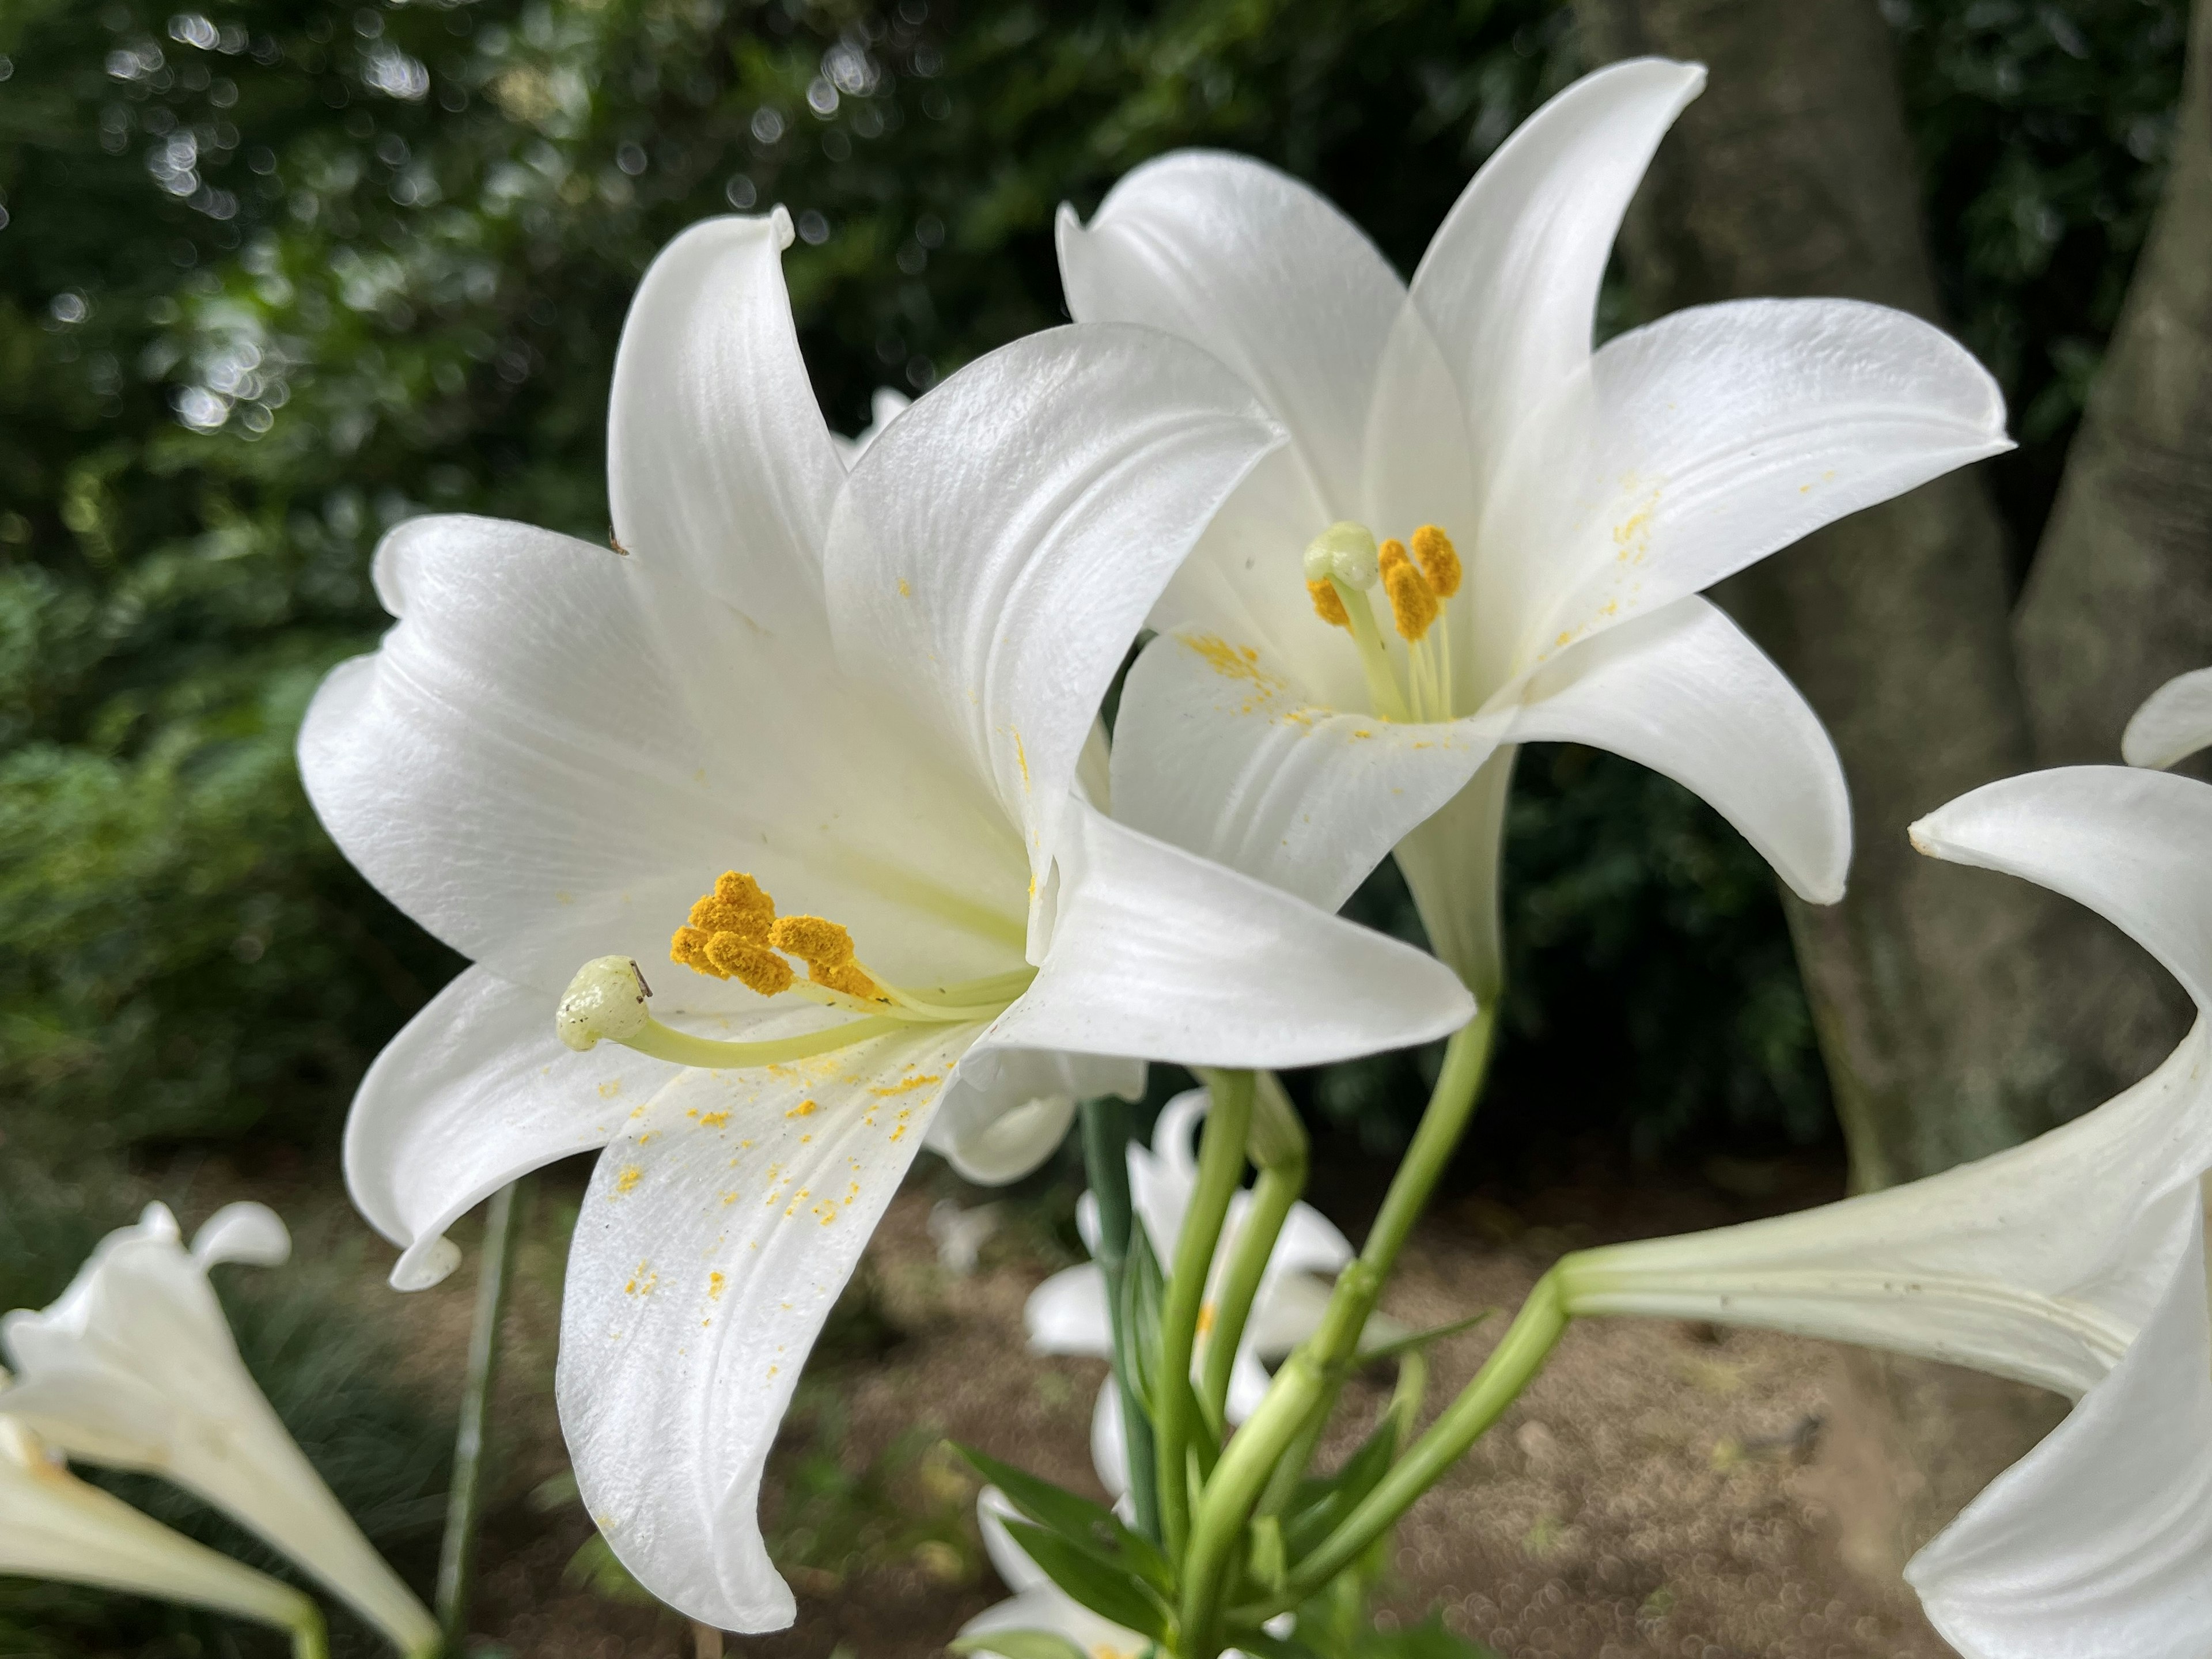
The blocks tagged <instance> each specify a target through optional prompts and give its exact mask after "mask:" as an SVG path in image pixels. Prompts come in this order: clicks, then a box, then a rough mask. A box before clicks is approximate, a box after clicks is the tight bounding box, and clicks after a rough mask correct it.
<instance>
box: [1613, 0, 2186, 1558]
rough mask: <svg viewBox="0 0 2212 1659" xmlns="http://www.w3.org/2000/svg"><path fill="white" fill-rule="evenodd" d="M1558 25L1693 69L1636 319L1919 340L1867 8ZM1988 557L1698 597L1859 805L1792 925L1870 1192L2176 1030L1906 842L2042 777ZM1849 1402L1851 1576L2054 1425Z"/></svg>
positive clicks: (1646, 231)
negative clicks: (1885, 315)
mask: <svg viewBox="0 0 2212 1659" xmlns="http://www.w3.org/2000/svg"><path fill="white" fill-rule="evenodd" d="M1577 15H1578V18H1579V21H1580V22H1581V24H1582V27H1583V33H1584V39H1585V43H1586V45H1587V46H1589V47H1590V48H1591V49H1592V50H1590V52H1589V54H1588V55H1589V58H1590V61H1592V62H1594V63H1596V62H1607V61H1611V60H1612V59H1614V58H1622V57H1628V56H1632V55H1636V54H1639V53H1645V52H1654V53H1658V54H1661V55H1663V56H1666V57H1670V58H1685V59H1693V60H1697V61H1701V62H1703V63H1705V64H1706V65H1707V66H1708V67H1709V68H1710V70H1711V82H1710V83H1709V85H1708V87H1707V89H1706V91H1705V95H1704V96H1703V97H1701V98H1699V100H1697V101H1696V102H1695V103H1693V104H1692V105H1691V106H1690V107H1689V109H1688V111H1687V112H1686V113H1685V114H1684V115H1683V117H1682V118H1681V120H1680V123H1679V124H1678V125H1677V126H1676V129H1675V131H1674V135H1673V136H1672V137H1669V139H1668V142H1667V143H1666V144H1665V145H1664V146H1662V149H1661V151H1660V155H1659V158H1658V161H1657V163H1656V165H1655V167H1654V168H1653V170H1652V173H1651V176H1650V179H1647V180H1646V182H1645V185H1644V190H1643V192H1642V193H1641V195H1640V196H1639V197H1638V202H1637V204H1636V207H1635V208H1634V209H1633V210H1632V213H1631V215H1630V219H1629V222H1628V226H1627V228H1626V234H1625V239H1624V253H1625V255H1626V263H1627V266H1628V270H1629V273H1630V276H1631V278H1632V286H1633V288H1634V289H1635V291H1636V295H1637V298H1638V303H1639V306H1640V308H1641V309H1642V310H1643V311H1644V313H1645V314H1647V315H1652V316H1656V315H1659V314H1661V313H1665V312H1668V311H1671V310H1674V309H1675V308H1677V307H1681V306H1685V305H1694V304H1700V303H1705V302H1708V301H1717V300H1725V299H1734V298H1739V297H1744V296H1749V295H1799V296H1802V295H1838V296H1843V297H1849V298H1856V299H1863V300H1870V301H1877V302H1880V303H1881V304H1885V305H1890V306H1895V307H1900V308H1902V309H1905V310H1907V311H1911V312H1913V313H1917V314H1918V315H1920V316H1923V317H1927V318H1930V319H1936V312H1937V306H1936V284H1935V281H1934V277H1933V275H1932V271H1931V267H1930V263H1929V255H1928V252H1927V247H1926V244H1925V241H1924V239H1923V232H1922V228H1921V218H1920V204H1919V192H1918V189H1917V180H1916V178H1915V173H1914V169H1913V166H1912V158H1911V150H1910V146H1909V143H1908V141H1907V137H1906V133H1905V120H1904V112H1903V107H1902V100H1901V96H1900V94H1899V86H1898V80H1897V74H1896V67H1895V64H1894V61H1893V48H1892V45H1891V42H1890V40H1889V37H1888V34H1887V30H1886V29H1885V27H1884V26H1883V24H1882V22H1881V19H1880V17H1879V16H1878V15H1876V12H1875V7H1874V3H1873V0H1577ZM1717 597H1718V598H1719V599H1720V600H1721V601H1722V603H1723V604H1724V605H1727V606H1728V608H1729V611H1731V612H1732V613H1733V614H1734V615H1735V617H1736V618H1737V620H1738V621H1740V622H1741V623H1743V625H1744V626H1745V627H1746V628H1747V629H1748V630H1749V631H1750V632H1751V634H1752V635H1753V637H1755V638H1756V639H1757V640H1758V641H1759V643H1760V644H1761V645H1762V646H1764V647H1765V649H1766V650H1767V651H1768V652H1769V653H1771V654H1772V655H1773V657H1774V658H1775V659H1776V660H1777V661H1778V662H1779V663H1780V664H1781V665H1782V666H1783V668H1784V670H1785V671H1788V672H1789V674H1790V677H1791V678H1793V679H1795V680H1796V683H1797V684H1798V685H1799V686H1800V687H1801V688H1802V690H1804V692H1805V694H1806V696H1808V698H1809V699H1810V701H1811V702H1812V704H1813V706H1814V708H1815V709H1817V710H1818V711H1819V712H1820V716H1821V718H1822V719H1823V720H1825V721H1826V723H1827V726H1828V729H1829V731H1830V732H1831V733H1832V734H1833V736H1834V738H1835V740H1836V746H1837V749H1838V751H1839V752H1840V753H1841V755H1842V757H1843V761H1844V770H1845V772H1846V774H1847V775H1848V777H1849V779H1850V791H1851V806H1852V814H1853V819H1854V823H1855V826H1856V834H1857V854H1856V857H1855V858H1854V860H1853V866H1852V871H1851V884H1850V893H1849V895H1848V896H1846V897H1845V898H1844V902H1842V903H1841V904H1838V905H1835V906H1832V907H1827V908H1822V907H1817V906H1809V905H1805V904H1801V903H1799V902H1796V901H1795V900H1794V899H1786V900H1785V902H1787V904H1788V908H1789V914H1790V927H1791V931H1792V933H1793V935H1794V937H1795V939H1796V947H1797V957H1798V962H1799V964H1800V966H1801V967H1802V970H1803V972H1804V975H1805V981H1806V990H1807V994H1808V997H1809V999H1810V1000H1811V1003H1812V1007H1813V1012H1814V1020H1815V1022H1816V1024H1817V1027H1818V1030H1819V1033H1820V1043H1821V1049H1822V1054H1823V1056H1824V1058H1825V1060H1826V1065H1827V1069H1828V1074H1829V1078H1830V1080H1831V1082H1832V1086H1833V1091H1834V1095H1835V1099H1836V1106H1837V1111H1838V1116H1839V1117H1840V1118H1841V1120H1842V1122H1843V1127H1844V1135H1845V1138H1846V1139H1847V1141H1848V1142H1849V1145H1850V1158H1851V1174H1852V1181H1853V1184H1854V1185H1855V1186H1856V1187H1858V1188H1875V1187H1881V1186H1887V1185H1888V1184H1890V1183H1892V1182H1898V1181H1903V1180H1908V1179H1911V1178H1912V1177H1914V1176H1922V1175H1927V1174H1930V1173H1932V1172H1934V1171H1936V1170H1941V1169H1944V1168H1947V1167H1948V1166H1949V1165H1951V1164H1955V1163H1958V1162H1960V1161H1961V1160H1963V1159H1966V1158H1976V1157H1979V1156H1981V1155H1983V1154H1984V1153H1988V1152H1995V1151H1996V1150H1998V1149H2000V1148H2002V1147H2004V1146H2011V1145H2014V1144H2015V1143H2016V1142H2018V1141H2021V1140H2023V1139H2027V1138H2028V1137H2030V1136H2032V1135H2034V1134H2036V1133H2040V1132H2041V1131H2042V1130H2044V1129H2045V1128H2048V1127H2051V1126H2052V1125H2054V1124H2056V1123H2058V1122H2061V1121H2064V1120H2065V1119H2066V1118H2068V1117H2070V1116H2072V1115H2075V1114H2076V1113H2078V1112H2080V1111H2081V1110H2082V1109H2085V1108H2087V1107H2088V1106H2091V1105H2093V1104H2095V1103H2098V1102H2099V1101H2100V1100H2102V1099H2104V1098H2106V1097H2107V1096H2109V1095H2110V1094H2112V1093H2114V1092H2116V1091H2118V1088H2119V1087H2121V1086H2123V1085H2125V1084H2127V1083H2130V1082H2132V1081H2133V1080H2134V1079H2136V1077H2138V1076H2140V1075H2142V1073H2144V1072H2145V1071H2148V1069H2149V1067H2150V1066H2151V1065H2152V1064H2154V1063H2155V1061H2156V1060H2157V1059H2158V1058H2159V1057H2160V1055H2161V1054H2164V1052H2165V1050H2166V1046H2167V1045H2168V1044H2170V1042H2171V1041H2172V1037H2173V1036H2176V1035H2178V1033H2179V1025H2178V1024H2175V1023H2174V1022H2173V1021H2172V1020H2171V1018H2169V1016H2168V1014H2167V1012H2166V1008H2165V1007H2164V1006H2163V1004H2162V1001H2161V994H2160V991H2159V990H2158V989H2157V988H2156V987H2157V985H2158V982H2159V981H2160V980H2162V978H2163V975H2159V974H2158V972H2157V970H2156V969H2154V968H2153V967H2152V966H2151V965H2150V963H2148V959H2147V958H2144V957H2142V955H2141V954H2140V953H2139V952H2137V951H2136V950H2135V948H2134V947H2133V946H2132V945H2130V944H2129V943H2128V942H2127V941H2126V940H2124V939H2122V938H2121V937H2120V935H2119V934H2118V933H2117V932H2115V931H2114V930H2112V928H2110V927H2107V926H2106V925H2105V924H2104V923H2103V922H2101V921H2097V920H2096V919H2095V918H2093V917H2091V916H2089V915H2087V912H2085V911H2082V910H2081V909H2079V908H2077V907H2075V906H2072V905H2070V904H2069V903H2067V902H2065V901H2063V900H2061V899H2058V898H2057V897H2056V896H2052V895H2050V894H2047V893H2045V892H2043V891H2041V890H2039V889H2036V888H2033V887H2031V886H2029V885H2028V884H2026V883H2023V882H2020V881H2015V880H2010V879H2008V878H2004V877H2002V876H1997V875H1993V874H1990V873H1988V872H1980V871H1971V870H1966V869H1962V868H1960V867H1958V866H1952V865H1946V864H1940V863H1937V862H1936V861H1935V860H1929V859H1926V858H1923V857H1921V856H1920V855H1919V854H1916V853H1915V852H1913V851H1912V849H1911V845H1910V844H1909V842H1907V840H1906V837H1905V826H1906V825H1907V824H1909V823H1911V822H1912V821H1913V820H1914V819H1915V818H1917V817H1920V816H1921V815H1923V813H1926V812H1928V811H1931V810H1932V809H1934V808H1935V807H1937V806H1940V805H1942V804H1943V803H1944V802H1945V801H1947V800H1949V799H1952V798H1953V797H1954V796H1956V795H1958V794H1960V793H1964V792H1965V791H1966V790H1968V789H1971V788H1973V787H1976V786H1977V785H1979V784H1982V783H1985V782H1987V781H1990V780H1991V779H1993V778H1997V777H2002V776H2004V775H2008V774H2011V773H2015V772H2021V771H2026V770H2027V769H2030V768H2031V767H2033V765H2034V763H2035V760H2036V756H2035V750H2034V745H2033V738H2032V732H2031V727H2030V724H2029V719H2028V713H2027V706H2026V703H2025V701H2024V699H2023V698H2022V696H2021V690H2020V685H2019V680H2018V678H2017V676H2016V673H2015V663H2014V658H2013V650H2012V642H2011V635H2010V631H2009V616H2008V612H2009V610H2010V603H2011V596H2010V594H2009V593H2008V590H2007V582H2006V577H2005V571H2004V561H2003V531H2002V526H2001V524H2000V522H1999V520H1998V519H1997V517H1996V512H1995V509H1994V508H1993V507H1991V505H1990V501H1989V500H1988V498H1987V495H1986V494H1985V493H1984V489H1983V487H1982V484H1981V483H1980V481H1979V480H1978V478H1976V477H1973V476H1972V475H1971V474H1967V475H1954V476H1952V477H1947V478H1943V479H1940V480H1938V481H1937V482H1936V483H1932V484H1929V485H1928V486H1926V487H1925V488H1923V489H1920V490H1917V491H1915V492H1914V493H1913V494H1912V495H1910V496H1908V497H1905V498H1904V499H1902V500H1899V501H1891V502H1888V503H1887V504H1885V505H1883V506H1881V507H1875V508H1871V509H1869V511H1867V512H1864V513H1858V514H1857V515H1855V516H1854V517H1852V518H1850V519H1849V520H1844V522H1843V523H1841V524H1838V525H1835V526H1832V527H1830V528H1829V529H1827V530H1826V531H1823V532H1820V534H1818V535H1815V536H1814V537H1811V538H1808V539H1807V540H1806V541H1805V542H1804V543H1803V544H1800V545H1799V546H1797V547H1795V548H1792V549H1790V550H1786V551H1784V552H1783V553H1781V554H1778V555H1777V556H1775V557H1773V558H1771V559H1769V560H1767V561H1766V562H1764V563H1763V564H1761V565H1759V566H1758V567H1757V568H1754V569H1753V570H1751V571H1749V572H1747V573H1746V574H1743V575H1742V576H1740V577H1737V578H1735V580H1732V581H1730V582H1729V583H1728V584H1726V585H1725V586H1723V589H1722V590H1721V592H1719V594H1718V595H1717ZM2112 758H2115V759H2117V758H2118V757H2117V754H2114V755H2113V756H2112ZM1841 1389H1842V1393H1843V1395H1844V1400H1843V1401H1842V1404H1841V1405H1840V1407H1839V1409H1838V1413H1837V1419H1838V1420H1837V1422H1836V1423H1835V1424H1834V1425H1832V1427H1833V1432H1832V1434H1831V1436H1830V1442H1831V1453H1830V1457H1831V1460H1832V1462H1834V1463H1837V1464H1841V1465H1844V1466H1846V1467H1849V1468H1851V1469H1853V1470H1855V1471H1856V1473H1854V1474H1852V1475H1851V1476H1850V1479H1849V1480H1847V1481H1846V1482H1844V1483H1842V1486H1840V1487H1838V1488H1837V1489H1836V1490H1834V1492H1833V1496H1834V1498H1835V1499H1836V1502H1837V1504H1838V1511H1839V1520H1840V1522H1841V1524H1842V1526H1843V1528H1844V1533H1845V1534H1846V1536H1847V1538H1848V1539H1850V1540H1852V1541H1856V1544H1857V1548H1856V1549H1855V1551H1854V1552H1853V1553H1854V1554H1855V1557H1856V1559H1857V1561H1858V1562H1859V1564H1860V1565H1879V1566H1880V1567H1881V1569H1882V1570H1883V1571H1885V1572H1893V1571H1894V1570H1895V1569H1896V1568H1898V1567H1899V1566H1901V1565H1903V1562H1904V1559H1905V1557H1906V1556H1907V1555H1908V1554H1909V1553H1911V1550H1912V1549H1913V1548H1916V1547H1917V1546H1918V1545H1919V1544H1920V1543H1921V1542H1923V1541H1925V1539H1926V1538H1927V1537H1929V1535H1931V1534H1933V1532H1934V1531H1935V1530H1936V1528H1938V1527H1940V1526H1941V1525H1942V1522H1945V1521H1946V1520H1948V1518H1949V1517H1950V1516H1951V1515H1953V1514H1954V1513H1955V1512H1956V1511H1957V1510H1958V1508H1959V1507H1960V1505H1961V1504H1963V1503H1964V1502H1965V1501H1966V1499H1967V1498H1970V1497H1972V1495H1973V1493H1974V1492H1977V1491H1978V1490H1979V1489H1980V1487H1981V1486H1982V1485H1983V1484H1984V1483H1985V1482H1986V1480H1988V1479H1989V1477H1990V1475H1992V1474H1995V1473H1996V1471H1997V1470H1998V1469H1999V1468H2002V1467H2003V1466H2004V1464H2005V1463H2007V1462H2010V1461H2011V1460H2012V1458H2014V1457H2015V1456H2017V1455H2019V1453H2020V1452H2021V1451H2022V1450H2024V1449H2026V1447H2027V1445H2028V1444H2029V1443H2032V1441H2033V1438H2034V1437H2035V1436H2036V1435H2037V1434H2039V1433H2040V1432H2041V1431H2043V1430H2045V1429H2046V1428H2048V1426H2049V1425H2050V1424H2051V1423H2052V1422H2054V1421H2055V1420H2056V1419H2057V1407H2055V1406H2054V1404H2053V1402H2051V1400H2050V1398H2049V1397H2048V1396H2040V1395H2036V1394H2035V1393H2034V1391H2032V1390H2022V1389H2020V1388H2019V1387H2018V1385H2015V1384H2011V1383H1996V1382H1994V1381H1992V1380H1990V1379H1987V1378H1983V1377H1978V1376H1969V1375H1968V1374H1966V1373H1963V1372H1959V1371H1955V1370H1950V1369H1949V1368H1948V1367H1942V1366H1934V1365H1928V1364H1921V1363H1919V1362H1910V1361H1902V1360H1897V1359H1893V1358H1886V1357H1882V1356H1875V1355H1869V1356H1864V1357H1863V1358H1857V1357H1855V1358H1854V1360H1853V1361H1852V1363H1851V1364H1850V1365H1848V1366H1846V1367H1845V1368H1844V1374H1843V1377H1842V1379H1841ZM1870 1468H1881V1469H1884V1470H1886V1471H1887V1474H1883V1475H1882V1476H1881V1478H1879V1479H1872V1478H1869V1477H1868V1475H1867V1474H1866V1471H1867V1470H1869V1469H1870ZM1831 1484H1832V1487H1833V1486H1837V1483H1834V1482H1832V1483H1831ZM1892 1582H1894V1580H1892Z"/></svg>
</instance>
